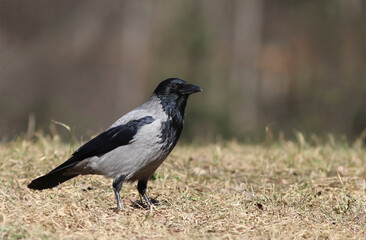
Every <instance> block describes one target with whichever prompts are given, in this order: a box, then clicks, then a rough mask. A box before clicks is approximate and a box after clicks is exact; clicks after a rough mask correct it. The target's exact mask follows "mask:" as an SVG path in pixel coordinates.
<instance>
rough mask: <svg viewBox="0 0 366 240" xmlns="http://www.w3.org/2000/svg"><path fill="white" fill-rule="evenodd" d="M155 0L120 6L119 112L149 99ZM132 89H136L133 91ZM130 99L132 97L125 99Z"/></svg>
mask: <svg viewBox="0 0 366 240" xmlns="http://www.w3.org/2000/svg"><path fill="white" fill-rule="evenodd" d="M152 11H153V3H152V1H124V2H123V6H122V8H121V9H120V18H121V19H120V20H121V21H122V24H121V29H120V34H121V36H119V37H118V38H116V39H121V40H122V41H121V43H120V47H121V59H120V61H119V64H120V68H119V70H118V72H119V73H118V74H116V76H117V77H118V80H117V82H116V83H117V88H118V92H117V96H116V98H117V105H116V112H121V109H130V108H132V107H136V106H138V105H140V104H141V103H142V102H143V101H145V99H146V94H147V93H146V91H145V90H146V85H147V81H151V76H148V73H149V65H150V59H151V58H150V44H149V43H150V42H151V30H152V25H153V24H152ZM131 89H133V91H131ZM126 99H129V101H126Z"/></svg>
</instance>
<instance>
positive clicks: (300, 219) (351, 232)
mask: <svg viewBox="0 0 366 240" xmlns="http://www.w3.org/2000/svg"><path fill="white" fill-rule="evenodd" d="M178 145H179V144H178ZM69 153H70V149H69V147H68V145H65V144H63V143H61V142H60V141H58V140H57V139H56V140H55V139H51V138H49V137H43V136H38V137H37V140H34V141H27V140H24V139H19V140H17V141H14V142H10V143H6V144H2V145H0V166H1V168H0V181H1V182H0V184H1V189H0V213H1V214H0V238H1V239H25V238H26V239H116V238H117V239H120V238H128V239H150V238H152V239H163V238H171V237H173V236H174V238H177V239H187V238H210V239H215V238H220V239H226V238H227V239H232V238H236V239H361V238H366V235H365V234H366V164H365V163H366V150H365V149H364V148H362V147H361V146H348V145H347V144H343V143H327V144H323V145H319V146H315V147H314V146H309V145H308V144H306V142H305V141H303V140H302V141H300V142H299V143H293V142H286V143H282V144H275V145H272V146H269V147H268V146H264V145H245V144H239V143H236V142H229V143H223V144H219V145H206V146H200V147H197V146H193V145H190V146H182V145H179V146H178V147H177V148H176V149H175V150H174V151H173V153H172V154H171V156H170V157H169V158H168V159H167V161H166V162H165V163H164V164H163V165H162V166H161V167H160V168H159V169H158V171H157V174H156V180H154V181H150V182H149V185H148V195H149V196H150V197H152V198H155V199H157V200H158V201H159V205H158V206H156V207H155V208H154V209H153V210H152V211H149V210H145V209H141V208H137V207H134V205H133V202H135V201H136V200H138V199H139V197H138V195H137V191H136V189H135V184H133V185H131V184H130V185H128V184H126V185H125V186H124V188H123V194H122V196H123V207H124V209H123V210H122V211H121V212H116V211H115V199H114V195H113V191H112V188H111V180H110V179H104V178H103V177H100V176H82V177H78V178H76V179H75V180H71V181H69V182H66V183H64V184H62V185H61V186H60V187H58V188H56V189H52V190H45V191H42V192H39V191H31V190H29V189H27V187H26V186H27V184H28V183H29V181H30V180H31V179H32V178H34V177H37V176H39V175H41V174H43V173H46V172H47V171H49V170H51V169H52V168H53V167H55V166H56V165H58V164H59V163H61V162H62V161H64V160H65V159H66V158H67V156H68V155H69Z"/></svg>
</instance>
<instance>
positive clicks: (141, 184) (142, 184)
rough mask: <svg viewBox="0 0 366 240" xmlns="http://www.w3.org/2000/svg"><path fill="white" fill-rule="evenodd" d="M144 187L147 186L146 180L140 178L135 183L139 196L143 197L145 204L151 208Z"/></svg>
mask: <svg viewBox="0 0 366 240" xmlns="http://www.w3.org/2000/svg"><path fill="white" fill-rule="evenodd" d="M146 187H147V180H142V179H140V180H139V182H138V183H137V190H138V191H139V193H140V196H142V197H143V198H144V199H145V201H146V203H147V206H148V207H149V208H151V202H150V199H149V198H148V197H147V195H146Z"/></svg>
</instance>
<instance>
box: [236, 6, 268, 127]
mask: <svg viewBox="0 0 366 240" xmlns="http://www.w3.org/2000/svg"><path fill="white" fill-rule="evenodd" d="M262 12H263V1H262V0H247V1H241V0H237V1H235V5H234V26H233V46H232V54H233V59H232V65H231V74H230V87H231V88H232V89H231V90H232V92H234V93H236V95H237V96H238V99H241V101H237V102H234V104H232V106H231V107H232V108H231V114H232V115H233V116H235V119H234V121H235V123H236V126H237V127H238V128H237V129H240V132H245V131H246V130H248V129H252V130H253V129H255V128H257V127H258V126H257V120H258V119H257V118H258V99H259V98H258V91H259V88H258V87H259V81H260V79H259V72H258V68H257V67H256V66H255V65H256V59H257V58H258V56H259V51H260V47H261V44H262V41H261V40H262V36H261V33H262V17H263V16H262Z"/></svg>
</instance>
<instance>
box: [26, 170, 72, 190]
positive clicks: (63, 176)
mask: <svg viewBox="0 0 366 240" xmlns="http://www.w3.org/2000/svg"><path fill="white" fill-rule="evenodd" d="M78 175H79V174H67V169H62V170H60V171H55V172H50V173H48V174H46V175H44V176H42V177H39V178H36V179H34V180H33V181H32V182H31V183H30V184H29V185H28V187H29V188H31V189H37V190H42V189H46V188H53V187H56V186H57V185H59V184H60V183H63V182H65V181H67V180H69V179H71V178H74V177H76V176H78Z"/></svg>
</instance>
